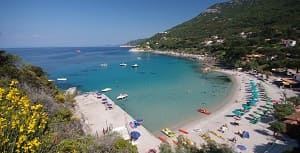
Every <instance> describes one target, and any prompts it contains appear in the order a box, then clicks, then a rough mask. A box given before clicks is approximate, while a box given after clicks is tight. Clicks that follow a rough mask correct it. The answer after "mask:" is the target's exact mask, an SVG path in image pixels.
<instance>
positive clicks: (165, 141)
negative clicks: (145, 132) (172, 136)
mask: <svg viewBox="0 0 300 153" xmlns="http://www.w3.org/2000/svg"><path fill="white" fill-rule="evenodd" d="M158 139H159V140H160V141H161V142H163V143H166V144H169V142H168V141H167V140H166V139H165V138H163V137H158Z"/></svg>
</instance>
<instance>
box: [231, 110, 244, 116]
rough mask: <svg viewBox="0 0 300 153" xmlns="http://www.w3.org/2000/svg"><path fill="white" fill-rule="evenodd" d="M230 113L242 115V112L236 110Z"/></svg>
mask: <svg viewBox="0 0 300 153" xmlns="http://www.w3.org/2000/svg"><path fill="white" fill-rule="evenodd" d="M232 113H233V114H235V115H244V112H242V110H240V109H236V110H234V111H232Z"/></svg>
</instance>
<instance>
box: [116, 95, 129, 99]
mask: <svg viewBox="0 0 300 153" xmlns="http://www.w3.org/2000/svg"><path fill="white" fill-rule="evenodd" d="M127 97H128V95H127V94H120V95H119V96H118V97H117V99H118V100H121V99H125V98H127Z"/></svg>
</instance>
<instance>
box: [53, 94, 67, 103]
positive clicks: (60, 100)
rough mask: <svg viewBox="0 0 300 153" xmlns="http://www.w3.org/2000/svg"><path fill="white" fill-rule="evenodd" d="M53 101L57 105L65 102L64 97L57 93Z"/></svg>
mask: <svg viewBox="0 0 300 153" xmlns="http://www.w3.org/2000/svg"><path fill="white" fill-rule="evenodd" d="M55 100H56V101H57V102H58V103H64V102H65V101H66V99H65V96H64V95H63V94H61V93H58V94H57V95H56V96H55Z"/></svg>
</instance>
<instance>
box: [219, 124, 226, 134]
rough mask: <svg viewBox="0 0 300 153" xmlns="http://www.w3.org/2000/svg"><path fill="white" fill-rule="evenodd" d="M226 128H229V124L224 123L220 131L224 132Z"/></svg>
mask: <svg viewBox="0 0 300 153" xmlns="http://www.w3.org/2000/svg"><path fill="white" fill-rule="evenodd" d="M226 130H228V126H227V124H223V125H222V126H221V127H220V129H219V131H220V132H222V133H225V131H226Z"/></svg>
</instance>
